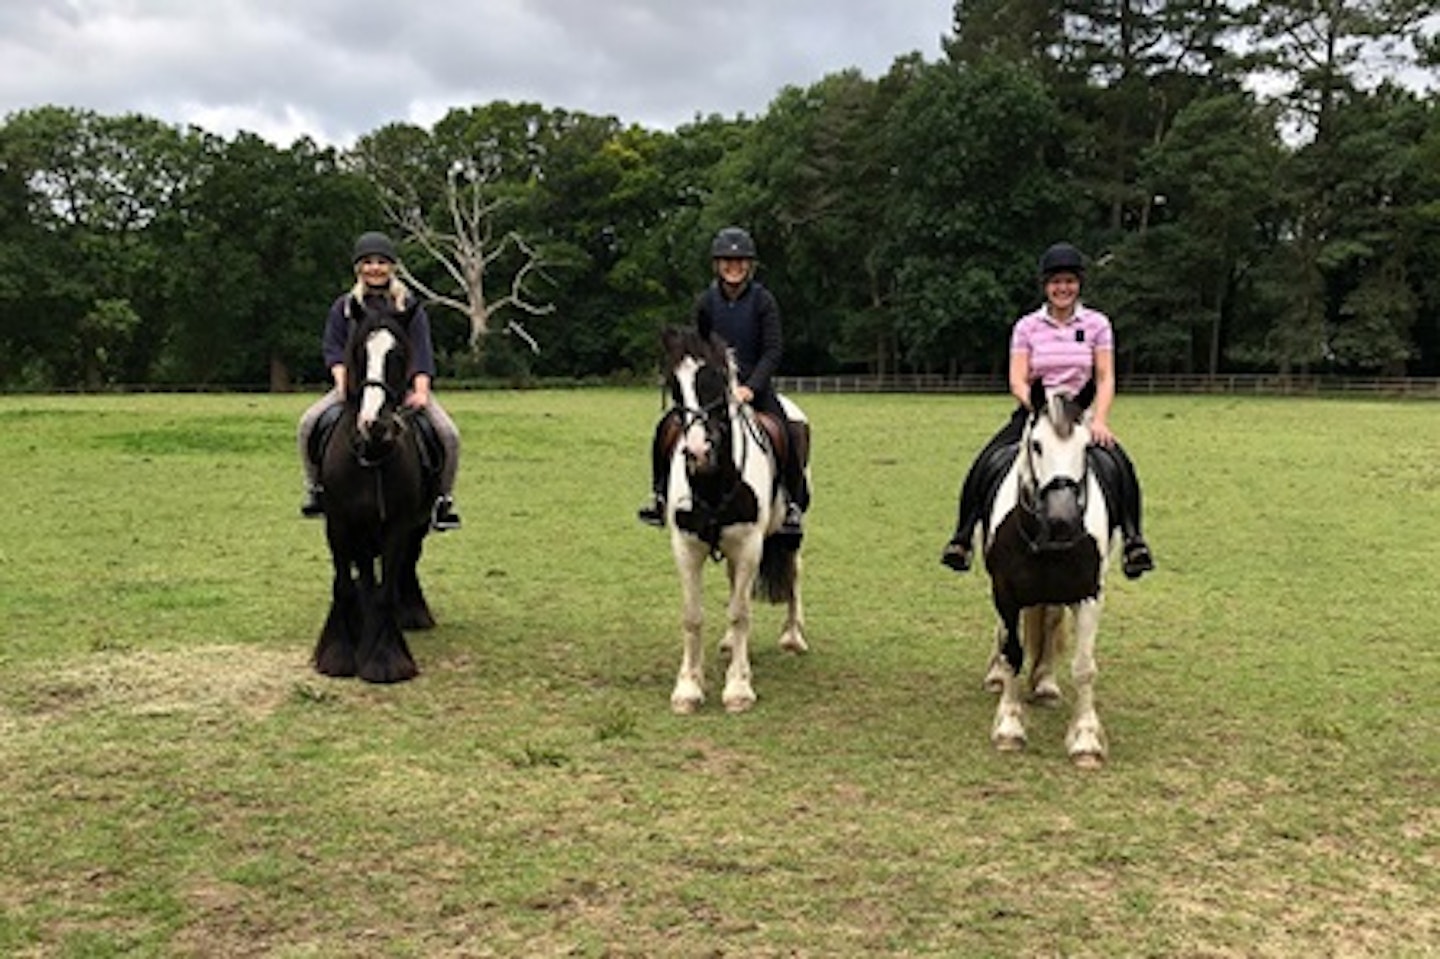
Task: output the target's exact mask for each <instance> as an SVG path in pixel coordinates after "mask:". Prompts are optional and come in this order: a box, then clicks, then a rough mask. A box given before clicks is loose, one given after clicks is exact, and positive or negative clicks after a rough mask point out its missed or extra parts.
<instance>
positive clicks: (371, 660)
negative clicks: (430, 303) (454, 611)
mask: <svg viewBox="0 0 1440 959" xmlns="http://www.w3.org/2000/svg"><path fill="white" fill-rule="evenodd" d="M409 367H410V340H409V336H408V335H407V333H406V330H405V328H404V326H403V324H402V323H401V322H400V320H399V318H398V317H396V316H395V315H393V314H391V313H388V312H382V311H376V310H368V309H367V310H365V313H364V316H363V318H362V319H360V320H359V321H357V322H356V323H355V324H354V326H353V328H352V329H351V332H350V341H349V345H348V346H347V348H346V363H345V384H346V396H345V405H344V412H343V414H342V416H341V417H340V419H339V420H338V421H337V422H336V424H335V428H334V432H333V434H331V435H330V437H329V439H328V442H327V445H326V447H325V452H324V454H323V458H322V459H321V463H320V479H321V483H322V484H323V486H324V489H325V493H324V508H325V535H326V539H327V540H328V541H329V544H330V556H331V560H332V562H333V565H334V571H335V576H334V585H333V588H332V596H331V603H330V612H329V615H328V616H327V617H326V620H325V626H324V628H323V629H322V630H321V632H320V638H319V640H318V642H317V643H316V646H315V655H314V663H315V669H316V670H317V671H319V672H321V673H323V674H325V675H327V676H359V677H360V678H361V679H365V680H369V681H370V682H377V683H390V682H398V681H401V680H406V679H411V678H413V677H414V676H415V675H416V674H417V673H418V672H419V670H418V668H417V667H416V665H415V660H414V657H412V656H411V654H410V648H409V646H408V645H407V644H406V642H405V634H404V633H403V632H402V630H403V629H429V628H430V627H432V626H434V625H435V619H434V617H433V616H432V615H431V614H430V608H429V605H428V604H427V603H426V601H425V595H424V593H423V592H422V590H421V588H420V579H419V575H418V573H417V571H416V567H417V565H418V564H419V562H420V551H421V547H422V545H423V543H424V539H425V534H426V533H427V532H429V528H430V525H429V521H430V509H431V504H433V503H434V502H435V496H436V491H437V481H436V479H435V475H434V471H433V470H431V469H427V468H426V465H425V462H424V454H422V451H421V446H420V442H421V440H420V438H419V430H418V429H417V428H416V424H417V416H416V414H414V413H413V412H412V411H410V410H408V409H407V408H406V407H405V406H404V405H403V400H404V397H405V391H406V389H407V387H408V382H409V374H410V370H409ZM377 561H378V570H377Z"/></svg>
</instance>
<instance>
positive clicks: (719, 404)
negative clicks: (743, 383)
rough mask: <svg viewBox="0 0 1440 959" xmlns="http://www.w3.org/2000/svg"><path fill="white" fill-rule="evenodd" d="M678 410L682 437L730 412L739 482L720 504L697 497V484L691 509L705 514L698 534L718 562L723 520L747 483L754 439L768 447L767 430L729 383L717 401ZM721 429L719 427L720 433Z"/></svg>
mask: <svg viewBox="0 0 1440 959" xmlns="http://www.w3.org/2000/svg"><path fill="white" fill-rule="evenodd" d="M676 409H678V410H679V411H680V416H681V424H680V432H681V435H682V436H683V435H684V433H685V431H686V430H688V429H690V428H691V427H693V426H697V425H698V426H702V427H707V426H709V424H710V422H711V420H713V419H715V418H716V417H715V414H716V413H717V412H719V411H720V410H721V409H724V410H725V414H726V415H725V420H724V422H725V423H726V424H727V425H728V426H729V430H728V431H727V432H726V438H727V443H726V444H725V445H728V446H730V447H731V450H730V451H729V452H730V456H729V460H730V462H731V463H732V465H734V467H735V470H736V473H735V482H734V483H733V484H731V486H730V488H729V490H727V491H726V493H725V495H724V496H722V497H721V498H720V501H719V502H717V503H710V502H708V501H706V500H704V499H701V498H700V497H699V496H697V495H696V493H695V487H694V484H693V483H692V484H691V487H690V492H691V497H692V510H691V512H692V513H697V512H698V513H701V514H703V516H704V521H703V523H702V525H701V529H698V530H694V532H695V535H696V536H698V537H699V538H700V540H701V542H703V543H705V544H706V545H707V546H708V547H709V548H710V550H709V555H710V559H711V561H712V562H718V561H719V560H720V558H721V556H722V555H723V553H722V552H721V551H720V535H721V531H722V530H723V529H724V524H722V523H721V522H720V517H721V516H722V515H723V514H724V512H725V510H726V509H727V508H728V507H729V506H730V505H731V504H732V503H733V502H734V501H735V497H736V496H738V495H739V493H740V489H741V487H742V486H744V485H745V467H746V466H747V465H748V463H749V462H750V444H751V442H752V440H753V442H755V443H758V444H760V446H761V448H762V449H764V448H765V441H764V439H763V432H764V431H763V430H761V428H760V426H759V425H758V424H757V423H756V422H755V421H754V418H753V417H747V416H746V415H745V411H744V404H742V403H741V402H740V401H739V400H738V399H736V397H735V394H734V391H733V390H731V388H730V386H729V384H726V387H725V392H724V393H723V394H722V395H721V396H719V397H718V398H716V399H715V400H714V401H713V402H710V403H707V404H705V405H704V406H701V407H692V406H686V405H684V404H683V403H679V404H676ZM737 421H738V424H739V432H740V434H741V442H740V452H739V457H740V458H739V462H735V452H734V449H733V447H734V445H735V444H734V439H733V437H734V434H735V432H736V424H737ZM718 432H719V431H718V430H717V433H718ZM716 445H717V446H718V445H720V444H718V443H717V444H716Z"/></svg>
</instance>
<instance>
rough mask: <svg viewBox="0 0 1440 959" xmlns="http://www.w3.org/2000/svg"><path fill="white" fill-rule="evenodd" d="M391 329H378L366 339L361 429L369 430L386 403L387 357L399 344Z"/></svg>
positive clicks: (361, 394)
mask: <svg viewBox="0 0 1440 959" xmlns="http://www.w3.org/2000/svg"><path fill="white" fill-rule="evenodd" d="M397 345H398V344H397V342H396V340H395V335H394V334H393V333H391V332H390V331H389V330H377V331H376V332H374V333H372V334H370V338H369V339H367V340H366V341H365V385H364V386H362V387H361V388H360V417H359V419H360V431H361V433H364V432H366V431H367V430H369V428H370V427H371V426H373V425H374V423H375V419H376V417H378V416H379V415H380V408H381V407H382V406H384V405H385V389H384V387H383V386H381V385H379V384H383V383H384V382H385V357H386V356H387V355H389V353H390V351H391V350H393V349H395V347H396V346H397Z"/></svg>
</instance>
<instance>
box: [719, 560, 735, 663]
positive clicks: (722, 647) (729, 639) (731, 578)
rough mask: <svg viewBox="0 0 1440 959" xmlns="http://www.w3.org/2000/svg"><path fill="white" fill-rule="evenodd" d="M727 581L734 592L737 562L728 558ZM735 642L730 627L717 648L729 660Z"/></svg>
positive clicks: (726, 566)
mask: <svg viewBox="0 0 1440 959" xmlns="http://www.w3.org/2000/svg"><path fill="white" fill-rule="evenodd" d="M725 582H726V583H727V584H729V586H730V592H731V593H732V594H733V593H734V592H735V564H734V563H732V562H730V561H728V560H727V561H726V563H725ZM734 643H735V637H734V636H733V635H732V634H731V632H730V630H729V629H726V630H725V634H724V635H723V636H721V637H720V643H719V645H718V646H716V647H715V648H716V650H717V651H718V652H719V653H720V655H721V656H723V657H725V658H726V660H727V661H728V660H729V657H730V647H731V646H733V645H734Z"/></svg>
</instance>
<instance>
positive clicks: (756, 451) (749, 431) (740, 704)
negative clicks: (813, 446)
mask: <svg viewBox="0 0 1440 959" xmlns="http://www.w3.org/2000/svg"><path fill="white" fill-rule="evenodd" d="M661 342H662V346H663V348H664V351H665V357H666V362H667V369H668V371H669V372H668V376H667V385H668V387H669V391H670V396H671V400H672V402H673V403H674V409H675V410H676V412H677V413H678V417H677V418H678V423H679V436H678V440H677V442H676V444H675V447H674V450H673V452H672V453H671V457H670V476H669V483H668V487H667V496H666V525H667V526H668V528H669V530H670V546H671V551H672V552H673V553H674V556H675V566H676V568H677V569H678V570H679V573H680V590H681V600H682V608H681V633H682V639H683V642H684V652H683V655H682V657H681V660H680V671H679V675H678V676H677V677H676V680H675V688H674V691H673V692H672V693H671V694H670V705H671V708H672V709H673V710H674V711H675V712H677V713H691V712H694V711H695V709H696V708H698V707H699V706H700V704H701V703H703V702H704V700H705V689H704V685H705V679H704V662H705V657H704V647H703V645H702V643H701V637H700V629H701V625H702V622H703V619H704V612H703V608H702V602H703V598H704V596H703V589H702V575H701V574H702V573H703V571H704V568H705V563H706V561H707V560H709V559H715V560H719V559H721V558H722V557H723V558H724V560H725V564H726V570H727V572H728V574H729V580H730V601H729V605H728V609H727V614H728V621H729V625H728V628H727V629H726V632H725V636H724V639H723V640H722V641H721V643H720V650H721V651H722V652H725V653H728V654H729V657H730V662H729V664H728V666H727V668H726V672H725V689H724V692H723V693H722V694H721V702H722V703H723V704H724V706H725V709H726V710H727V711H729V712H732V713H738V712H744V711H745V710H747V709H749V708H750V707H751V706H753V705H754V703H755V689H754V687H753V685H752V684H751V677H750V633H751V598H752V594H753V595H756V596H762V597H764V598H765V599H767V600H768V601H770V602H773V603H784V604H785V608H786V615H785V623H784V626H783V628H782V630H781V633H780V647H781V648H782V649H784V650H787V651H789V652H795V653H803V652H805V651H806V650H807V649H808V646H807V645H806V642H805V617H804V608H803V606H802V604H801V599H800V570H801V558H800V544H799V542H797V541H794V540H789V539H787V538H786V537H783V536H777V535H775V533H776V530H777V529H778V528H779V527H780V525H781V521H782V519H783V518H784V514H785V505H786V499H785V496H786V494H785V492H784V491H783V489H782V488H781V487H780V484H779V483H778V482H777V477H778V476H779V473H778V469H779V466H778V462H777V457H776V454H775V450H774V447H775V442H776V440H775V439H773V438H772V434H770V433H769V432H768V431H767V430H766V428H765V427H764V426H763V425H762V424H761V422H760V417H759V416H758V415H757V414H756V412H755V411H754V410H753V409H751V408H750V406H748V405H746V404H743V403H741V402H740V401H739V400H738V399H737V398H736V395H735V388H736V380H735V375H736V374H735V363H734V358H733V356H732V355H731V353H730V351H729V350H728V348H727V347H726V346H725V344H724V343H723V342H722V341H721V340H720V339H719V338H717V337H714V336H711V337H709V338H702V337H701V336H700V334H699V333H697V332H695V331H694V330H678V329H669V330H666V331H665V333H664V334H663V336H662V341H661ZM781 402H782V405H784V406H785V410H786V413H787V414H788V415H789V417H790V418H791V420H792V421H796V422H802V423H803V422H805V419H804V414H803V413H802V412H801V411H800V409H799V408H798V407H797V406H795V404H793V403H791V402H790V401H789V400H786V399H784V398H783V397H782V399H781ZM782 430H783V424H782ZM807 470H808V466H807Z"/></svg>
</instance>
